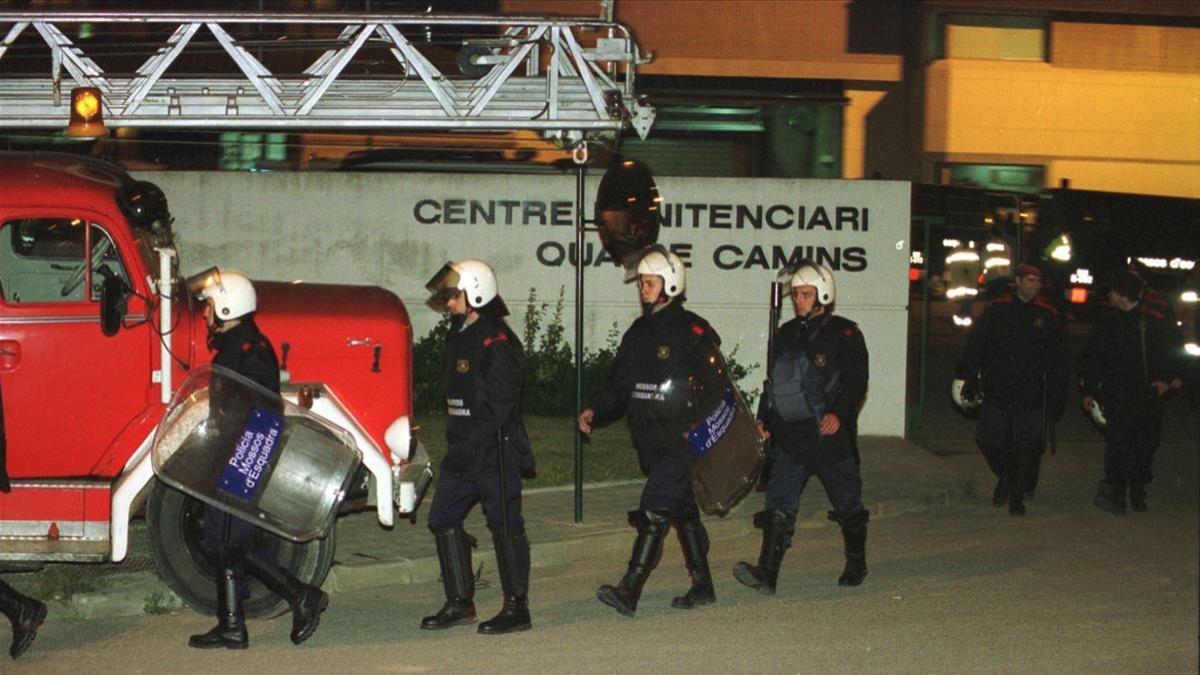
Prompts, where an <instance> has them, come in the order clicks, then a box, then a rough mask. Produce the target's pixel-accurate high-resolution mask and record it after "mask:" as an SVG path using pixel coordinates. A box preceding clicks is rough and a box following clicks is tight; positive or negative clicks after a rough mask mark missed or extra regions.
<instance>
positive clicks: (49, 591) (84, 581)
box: [28, 564, 112, 600]
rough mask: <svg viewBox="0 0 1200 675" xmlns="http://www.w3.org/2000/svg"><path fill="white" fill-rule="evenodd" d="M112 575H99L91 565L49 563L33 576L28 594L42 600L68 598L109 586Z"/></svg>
mask: <svg viewBox="0 0 1200 675" xmlns="http://www.w3.org/2000/svg"><path fill="white" fill-rule="evenodd" d="M111 583H112V578H111V577H105V576H99V575H97V574H96V571H95V570H93V569H91V568H90V566H84V565H71V564H49V565H46V567H45V568H43V569H42V571H41V572H39V573H38V574H37V575H35V576H34V577H33V579H32V580H31V583H30V585H29V591H28V594H29V595H32V596H33V597H35V598H41V599H42V600H68V599H70V598H71V597H72V596H74V595H76V594H78V593H94V592H96V591H101V590H104V589H105V588H108V587H109V585H111Z"/></svg>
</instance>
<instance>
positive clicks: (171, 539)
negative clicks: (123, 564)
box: [0, 153, 432, 615]
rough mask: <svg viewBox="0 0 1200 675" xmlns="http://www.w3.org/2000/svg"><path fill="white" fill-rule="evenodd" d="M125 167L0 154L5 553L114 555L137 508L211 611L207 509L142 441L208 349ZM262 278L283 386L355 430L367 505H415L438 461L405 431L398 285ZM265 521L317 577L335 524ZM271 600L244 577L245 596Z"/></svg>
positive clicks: (284, 557)
mask: <svg viewBox="0 0 1200 675" xmlns="http://www.w3.org/2000/svg"><path fill="white" fill-rule="evenodd" d="M132 180H133V179H132V178H131V177H130V176H128V175H127V174H126V173H125V172H124V171H122V170H121V169H119V168H117V167H115V166H113V165H110V164H107V163H104V162H100V161H98V160H91V159H88V158H83V157H79V156H73V155H55V154H30V153H0V400H2V401H3V406H4V410H3V412H4V415H3V424H4V429H3V433H4V437H5V439H6V444H7V453H6V455H7V456H6V457H5V458H4V459H5V464H6V469H7V472H8V475H9V477H10V478H11V480H12V488H13V489H12V492H10V493H8V494H0V540H2V544H0V563H2V562H12V561H25V563H31V562H32V563H37V562H45V561H76V562H87V561H90V562H104V561H112V562H118V561H121V560H123V559H124V558H125V556H126V554H127V551H128V546H129V523H130V518H131V516H132V515H134V514H135V513H142V512H144V514H145V518H146V522H147V527H148V534H149V539H150V548H151V553H152V555H153V558H154V561H155V563H156V565H157V567H158V571H159V574H160V575H161V576H162V578H163V580H164V581H165V582H166V583H167V584H168V585H169V586H170V587H171V588H172V589H173V590H174V591H175V592H176V593H178V594H179V596H180V597H181V598H182V599H183V600H184V601H186V602H187V603H189V604H190V605H192V606H193V607H195V608H197V609H198V610H200V611H206V610H210V611H211V610H212V609H213V607H212V605H213V593H212V581H211V580H212V578H213V576H212V564H211V562H210V561H209V560H208V559H207V557H206V556H205V555H204V552H203V551H202V549H201V546H200V540H201V532H202V522H201V519H202V514H203V509H202V508H201V504H200V502H198V501H196V500H194V499H192V498H190V497H187V496H185V495H183V494H182V493H180V492H178V491H176V490H173V489H171V488H168V487H167V486H166V485H164V484H162V483H159V482H158V481H157V480H156V479H155V478H154V473H153V469H152V466H151V458H150V456H149V449H150V447H151V444H152V440H153V437H154V432H155V429H156V427H157V425H158V422H159V421H160V420H161V418H162V416H163V413H164V410H165V408H166V404H167V402H169V401H170V397H171V394H172V392H173V390H174V388H175V387H177V386H178V385H179V383H180V382H181V381H182V380H183V379H184V378H186V377H187V375H188V372H189V371H190V370H192V369H195V368H196V367H197V366H200V365H202V364H204V363H207V362H208V361H209V359H210V358H211V354H210V352H209V350H208V349H207V346H206V336H207V335H206V328H205V325H204V321H203V320H202V318H201V316H200V307H199V306H198V305H197V304H196V303H194V302H193V301H192V300H191V299H190V298H189V297H188V294H187V293H186V292H185V290H184V284H183V280H182V279H181V278H180V274H179V269H180V264H179V258H178V252H177V250H176V248H175V245H174V240H173V236H172V232H171V229H170V227H169V225H167V226H155V227H150V228H147V227H139V226H135V225H134V224H132V223H130V222H129V221H128V220H127V219H126V218H125V217H124V216H123V214H122V212H121V210H120V209H119V208H118V206H117V203H116V198H115V194H116V192H117V190H118V188H119V187H121V186H122V185H125V184H127V183H129V182H131V181H132ZM197 262H198V263H199V262H201V261H197ZM202 263H203V264H198V265H197V267H207V266H208V265H210V264H214V263H219V261H202ZM113 279H118V280H120V283H117V282H114V281H111V280H113ZM106 281H108V283H106ZM256 286H257V290H258V296H259V310H258V315H257V320H258V323H259V325H260V326H261V327H262V329H263V331H264V332H265V333H266V334H267V335H268V336H269V337H270V338H271V340H272V341H273V343H274V345H275V348H276V351H277V352H278V353H279V355H280V361H281V365H282V369H283V378H284V383H283V391H284V396H285V398H288V399H290V400H292V401H293V402H297V403H299V404H300V405H304V406H307V407H310V409H311V410H312V411H313V412H314V413H316V414H318V415H320V416H321V417H323V418H325V419H326V420H327V421H329V422H331V423H332V424H334V425H336V426H338V427H341V428H342V429H345V430H346V431H348V432H349V433H350V435H351V436H352V437H353V438H354V440H355V442H356V444H357V446H358V449H359V450H360V451H361V453H362V466H363V469H364V471H363V473H364V474H365V475H364V481H363V484H364V485H365V486H366V487H365V489H364V492H365V494H364V497H365V498H364V499H363V500H362V503H363V504H366V503H367V502H372V501H373V503H374V508H375V509H376V510H377V515H378V519H379V522H380V523H381V524H383V525H385V526H387V525H391V524H392V522H393V519H394V518H395V517H396V515H397V514H401V515H404V514H411V513H413V511H414V510H415V508H416V506H417V504H418V503H419V501H420V498H421V496H422V495H423V494H424V492H425V489H426V488H427V486H428V484H429V479H430V478H431V476H432V473H431V471H430V467H429V459H428V456H427V455H426V454H425V451H424V448H423V447H421V445H420V443H419V442H418V441H417V439H416V438H415V437H414V435H413V433H412V430H413V426H412V424H411V414H412V368H411V358H412V327H411V324H410V322H409V317H408V314H407V312H406V310H405V308H404V305H403V304H402V303H401V301H400V299H399V298H397V297H396V296H395V295H394V294H392V293H391V292H389V291H386V290H384V289H382V288H378V287H367V286H336V285H322V284H310V283H301V282H294V283H286V282H267V281H263V282H256ZM259 536H260V537H263V538H264V541H265V543H266V545H268V546H270V547H272V548H273V549H274V551H275V554H276V557H277V559H278V561H279V563H280V564H281V565H284V566H286V567H288V568H289V569H290V570H291V571H292V572H293V573H294V574H296V575H297V576H298V577H300V578H301V579H303V580H304V581H307V582H309V583H314V584H318V585H319V584H320V583H321V582H322V580H323V579H324V578H325V575H326V573H327V572H328V570H329V567H330V564H331V563H332V560H333V554H334V534H333V533H332V532H331V534H330V535H329V536H327V537H326V538H324V539H315V540H312V541H308V542H301V543H294V542H290V541H286V540H283V539H279V538H277V537H275V536H274V535H271V534H268V533H265V532H262V533H260V535H259ZM280 602H281V601H280V600H279V599H278V598H276V597H275V596H273V595H272V594H271V593H270V592H268V591H266V590H265V589H262V588H254V589H252V600H251V603H250V605H249V606H248V607H247V611H248V613H251V614H253V615H263V614H267V613H270V612H273V611H275V610H276V609H277V607H279V603H280Z"/></svg>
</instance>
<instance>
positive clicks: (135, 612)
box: [48, 489, 967, 620]
mask: <svg viewBox="0 0 1200 675" xmlns="http://www.w3.org/2000/svg"><path fill="white" fill-rule="evenodd" d="M963 501H967V499H966V495H965V494H964V493H963V491H962V490H961V489H954V490H940V491H937V492H934V493H932V494H930V495H927V496H925V497H920V498H909V499H898V500H884V501H877V502H872V503H869V504H867V508H868V509H869V510H870V511H871V516H872V520H875V519H880V518H884V519H889V518H895V517H897V516H900V515H904V514H907V513H914V512H919V511H924V510H927V509H931V508H941V507H946V506H950V505H952V504H954V503H958V502H963ZM751 513H752V511H750V509H749V508H747V507H746V505H745V503H743V505H742V506H741V507H739V508H737V509H735V510H734V511H733V512H732V513H730V514H729V515H728V516H726V517H725V518H712V517H709V518H706V519H705V524H706V525H707V527H708V530H709V534H710V537H711V538H712V539H713V540H728V539H737V538H741V537H745V536H747V535H749V534H751V533H753V532H754V531H755V529H754V526H753V524H752V523H751V518H750V514H751ZM830 526H831V525H830V523H829V521H828V520H827V518H826V511H825V510H824V509H820V510H814V511H809V512H806V513H801V514H799V516H798V517H797V519H796V528H797V529H805V530H811V529H817V528H821V527H830ZM631 542H632V537H631V535H630V533H629V530H628V528H627V527H624V525H623V523H622V526H620V527H615V528H614V529H612V530H608V531H604V532H600V533H592V534H586V535H584V536H579V537H568V538H564V539H559V540H553V541H543V542H536V541H535V542H531V546H530V558H531V563H532V566H533V567H534V568H535V569H536V568H543V567H552V566H555V565H563V564H567V563H571V562H575V561H576V560H581V559H584V558H588V557H592V556H596V555H597V554H620V555H624V554H625V553H627V551H628V548H629V546H630V544H631ZM474 555H475V557H476V558H478V559H482V560H489V559H490V557H491V556H492V548H491V547H490V546H487V547H484V546H480V547H479V548H477V549H476V550H475V553H474ZM440 574H441V569H440V567H439V565H438V559H437V556H424V557H420V558H398V559H391V560H359V559H356V560H352V561H349V562H338V563H335V565H334V566H333V568H332V569H330V570H329V576H328V577H327V578H326V580H325V583H324V585H323V588H325V590H327V591H330V592H333V593H338V592H347V591H360V590H367V589H371V588H379V587H382V586H393V585H407V584H418V583H435V582H437V580H438V578H439V577H440ZM113 579H114V581H113V584H112V586H111V587H110V588H107V589H105V590H103V591H97V592H92V593H79V594H76V595H74V596H72V597H70V598H68V599H66V600H59V601H52V602H49V603H48V604H49V605H50V611H51V616H52V617H59V618H63V619H66V620H82V619H97V618H109V617H127V616H139V615H142V614H157V613H167V612H173V611H178V610H180V609H183V608H184V607H185V605H184V603H183V601H182V600H180V598H179V596H177V595H175V593H174V592H173V591H171V589H169V588H167V586H166V585H165V584H164V583H163V582H162V580H161V579H159V578H158V575H157V574H156V573H154V572H152V571H148V572H135V573H132V574H122V575H114V577H113Z"/></svg>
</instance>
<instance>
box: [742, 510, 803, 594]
mask: <svg viewBox="0 0 1200 675" xmlns="http://www.w3.org/2000/svg"><path fill="white" fill-rule="evenodd" d="M795 520H796V514H795V512H792V511H784V510H783V509H771V510H769V511H759V512H758V513H756V514H754V526H755V527H757V528H758V529H760V530H762V531H763V539H762V549H761V550H760V551H759V554H758V564H757V565H751V564H750V563H747V562H740V563H738V564H737V565H736V566H734V568H733V576H734V577H735V578H736V579H737V580H738V581H740V582H742V583H743V584H745V585H747V586H749V587H750V588H753V589H755V590H757V591H758V592H759V593H763V594H766V595H774V594H775V585H776V582H777V581H778V579H779V566H780V565H781V564H782V563H783V554H784V552H785V551H787V549H788V545H789V544H790V543H791V533H792V527H793V524H794V523H795Z"/></svg>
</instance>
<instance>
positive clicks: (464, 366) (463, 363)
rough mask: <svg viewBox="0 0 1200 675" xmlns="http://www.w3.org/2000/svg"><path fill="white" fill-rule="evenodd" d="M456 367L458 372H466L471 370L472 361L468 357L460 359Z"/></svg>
mask: <svg viewBox="0 0 1200 675" xmlns="http://www.w3.org/2000/svg"><path fill="white" fill-rule="evenodd" d="M456 368H458V372H460V373H465V372H467V371H469V370H471V362H470V361H468V360H466V359H459V360H458V364H457V365H456Z"/></svg>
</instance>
